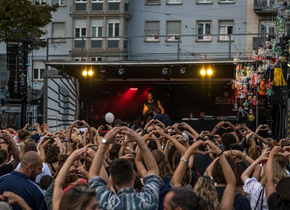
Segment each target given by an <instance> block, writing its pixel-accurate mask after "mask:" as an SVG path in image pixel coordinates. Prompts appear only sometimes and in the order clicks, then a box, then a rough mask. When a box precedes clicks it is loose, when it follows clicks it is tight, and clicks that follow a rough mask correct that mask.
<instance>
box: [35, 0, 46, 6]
mask: <svg viewBox="0 0 290 210" xmlns="http://www.w3.org/2000/svg"><path fill="white" fill-rule="evenodd" d="M45 4H46V0H34V5H45Z"/></svg>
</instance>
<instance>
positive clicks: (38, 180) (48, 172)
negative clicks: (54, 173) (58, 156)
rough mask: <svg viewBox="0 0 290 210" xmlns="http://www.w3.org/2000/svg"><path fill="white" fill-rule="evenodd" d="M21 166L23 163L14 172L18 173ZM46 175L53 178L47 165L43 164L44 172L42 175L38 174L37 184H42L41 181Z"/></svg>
mask: <svg viewBox="0 0 290 210" xmlns="http://www.w3.org/2000/svg"><path fill="white" fill-rule="evenodd" d="M20 166H21V163H19V164H18V165H17V167H16V168H15V169H14V171H18V170H19V168H20ZM45 175H49V176H51V172H50V170H49V167H48V166H47V165H46V163H42V172H41V174H38V175H37V176H36V178H35V183H37V184H39V183H40V180H41V177H43V176H45Z"/></svg>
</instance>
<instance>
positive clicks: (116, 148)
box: [109, 144, 121, 161]
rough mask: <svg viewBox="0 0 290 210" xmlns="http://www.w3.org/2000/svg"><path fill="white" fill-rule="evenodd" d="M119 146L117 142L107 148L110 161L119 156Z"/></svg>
mask: <svg viewBox="0 0 290 210" xmlns="http://www.w3.org/2000/svg"><path fill="white" fill-rule="evenodd" d="M120 148H121V146H120V145H119V144H114V145H113V146H112V148H111V149H110V150H109V158H110V160H111V161H113V160H115V159H117V158H118V157H119V151H120Z"/></svg>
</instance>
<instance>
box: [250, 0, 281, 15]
mask: <svg viewBox="0 0 290 210" xmlns="http://www.w3.org/2000/svg"><path fill="white" fill-rule="evenodd" d="M277 2H281V1H280V0H255V1H254V12H255V13H256V14H259V15H269V13H271V12H275V11H276V10H273V8H272V6H273V5H274V4H276V3H277Z"/></svg>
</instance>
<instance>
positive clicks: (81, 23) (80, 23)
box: [74, 20, 87, 48]
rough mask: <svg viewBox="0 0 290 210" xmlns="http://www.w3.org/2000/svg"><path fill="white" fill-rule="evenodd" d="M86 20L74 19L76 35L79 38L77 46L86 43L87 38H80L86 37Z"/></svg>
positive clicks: (83, 45)
mask: <svg viewBox="0 0 290 210" xmlns="http://www.w3.org/2000/svg"><path fill="white" fill-rule="evenodd" d="M86 30H87V29H86V20H74V36H75V37H76V38H77V39H75V41H74V42H75V45H74V47H75V48H83V47H85V45H86V40H85V39H84V40H82V39H80V38H82V37H86V35H87V32H86Z"/></svg>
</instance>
